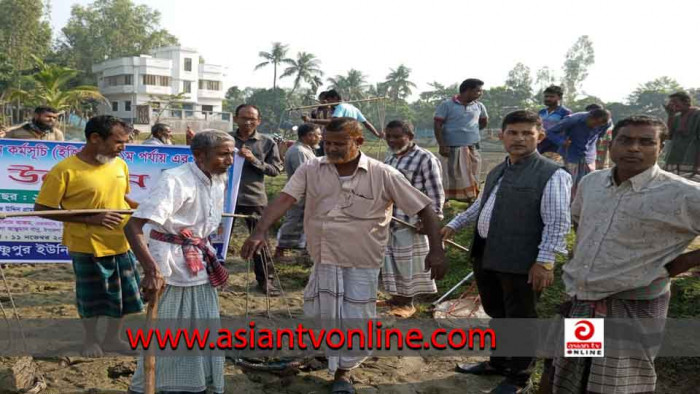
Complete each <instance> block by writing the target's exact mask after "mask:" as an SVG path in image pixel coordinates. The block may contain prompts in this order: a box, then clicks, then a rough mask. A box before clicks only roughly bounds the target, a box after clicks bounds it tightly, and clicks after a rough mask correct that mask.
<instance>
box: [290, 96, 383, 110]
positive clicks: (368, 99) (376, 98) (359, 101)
mask: <svg viewBox="0 0 700 394" xmlns="http://www.w3.org/2000/svg"><path fill="white" fill-rule="evenodd" d="M388 99H389V98H388V97H370V98H366V99H360V100H349V101H341V102H339V103H324V104H314V105H304V106H302V107H292V108H287V109H286V111H298V110H300V109H312V108H319V107H328V106H331V105H334V104H342V103H347V104H350V103H365V102H370V101H380V100H388Z"/></svg>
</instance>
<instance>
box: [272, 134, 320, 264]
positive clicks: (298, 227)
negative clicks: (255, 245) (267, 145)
mask: <svg viewBox="0 0 700 394" xmlns="http://www.w3.org/2000/svg"><path fill="white" fill-rule="evenodd" d="M297 137H298V140H297V142H295V143H294V145H292V147H291V148H289V149H288V150H287V153H285V155H284V171H285V172H286V173H287V177H288V179H290V178H291V177H292V175H294V172H296V170H297V169H298V168H299V167H300V166H301V165H302V164H304V163H305V162H307V161H309V160H311V159H313V158H314V157H316V154H315V153H314V148H316V147H317V146H318V143H319V142H320V141H321V129H320V128H319V127H318V125H315V124H311V123H305V124H303V125H301V126H299V128H298V129H297ZM305 248H306V236H305V235H304V201H299V202H298V203H296V204H294V206H293V207H292V208H290V209H289V211H287V215H286V216H285V217H284V223H282V226H281V227H280V229H279V231H278V232H277V250H276V251H275V257H277V258H279V257H282V255H283V254H284V250H285V249H305Z"/></svg>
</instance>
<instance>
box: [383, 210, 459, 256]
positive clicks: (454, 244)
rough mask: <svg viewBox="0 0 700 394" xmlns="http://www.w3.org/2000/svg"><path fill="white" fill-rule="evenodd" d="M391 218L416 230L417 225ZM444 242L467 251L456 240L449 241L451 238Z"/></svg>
mask: <svg viewBox="0 0 700 394" xmlns="http://www.w3.org/2000/svg"><path fill="white" fill-rule="evenodd" d="M391 220H393V221H395V222H396V223H399V224H402V225H404V226H406V227H410V228H412V229H414V230H418V227H416V226H414V225H412V224H411V223H408V222H404V221H403V220H401V219H397V218H395V217H393V216H392V217H391ZM445 243H446V244H448V245H451V246H454V247H455V248H457V249H459V250H462V251H464V252H467V253H469V249H467V248H465V247H464V246H462V245H460V244H458V243H456V242H454V241H451V240H449V239H448V240H446V241H445Z"/></svg>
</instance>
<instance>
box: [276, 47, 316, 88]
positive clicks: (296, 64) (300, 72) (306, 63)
mask: <svg viewBox="0 0 700 394" xmlns="http://www.w3.org/2000/svg"><path fill="white" fill-rule="evenodd" d="M287 63H288V64H289V67H287V68H286V69H285V70H284V72H283V73H282V75H280V79H282V78H285V77H291V76H293V77H294V86H293V87H292V91H291V93H290V94H294V92H295V91H296V90H297V88H299V85H300V84H301V83H302V82H306V83H308V84H309V85H311V89H312V90H313V91H314V92H315V91H316V89H318V87H319V86H321V85H323V81H322V80H321V77H322V76H323V71H321V68H320V63H321V61H320V60H318V58H316V56H314V54H312V53H308V52H299V53H297V59H296V60H289V61H288V62H287Z"/></svg>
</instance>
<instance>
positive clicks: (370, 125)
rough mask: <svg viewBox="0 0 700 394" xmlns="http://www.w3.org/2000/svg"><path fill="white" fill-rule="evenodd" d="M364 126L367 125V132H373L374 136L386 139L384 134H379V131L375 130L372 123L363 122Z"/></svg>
mask: <svg viewBox="0 0 700 394" xmlns="http://www.w3.org/2000/svg"><path fill="white" fill-rule="evenodd" d="M362 124H363V125H365V127H366V128H367V130H369V131H371V132H372V134H374V135H375V136H377V138H384V135H383V133H380V132H378V131H377V129H375V128H374V125H372V123H370V122H368V121H364V122H362Z"/></svg>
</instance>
